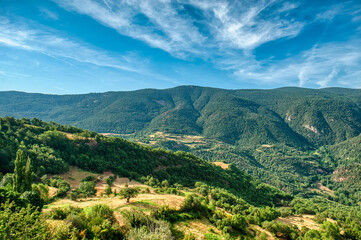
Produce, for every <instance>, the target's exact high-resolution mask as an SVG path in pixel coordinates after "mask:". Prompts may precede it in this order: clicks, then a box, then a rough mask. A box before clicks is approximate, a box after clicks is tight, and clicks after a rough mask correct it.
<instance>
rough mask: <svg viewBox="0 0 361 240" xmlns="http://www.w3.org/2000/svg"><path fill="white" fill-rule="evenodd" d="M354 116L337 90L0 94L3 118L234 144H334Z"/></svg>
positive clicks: (356, 124)
mask: <svg viewBox="0 0 361 240" xmlns="http://www.w3.org/2000/svg"><path fill="white" fill-rule="evenodd" d="M343 115H345V116H343ZM360 115H361V90H359V89H344V88H325V89H307V88H298V87H285V88H277V89H262V90H258V89H236V90H228V89H220V88H210V87H199V86H178V87H175V88H169V89H161V90H158V89H140V90H136V91H117V92H115V91H112V92H105V93H88V94H71V95H48V94H38V93H24V92H16V91H6V92H0V116H3V117H4V116H14V117H17V118H22V117H25V118H34V117H35V118H40V119H43V120H45V121H55V122H59V123H62V124H71V125H75V126H77V127H81V128H85V129H89V130H94V131H97V132H112V133H121V134H124V133H126V134H128V133H134V132H139V131H148V132H155V131H164V132H170V133H180V134H195V135H202V136H205V137H208V138H211V139H217V140H222V141H224V142H227V143H232V144H238V145H245V144H246V145H247V144H248V145H253V144H272V143H275V142H281V143H285V144H290V145H291V146H295V147H301V148H303V147H313V146H316V147H318V146H321V145H329V144H335V143H338V142H342V141H344V140H347V139H349V138H351V137H355V136H357V135H358V134H360V133H361V117H360ZM218 120H219V121H218ZM231 126H232V127H231ZM242 139H243V140H242ZM245 139H246V141H244V140H245ZM249 139H251V141H249Z"/></svg>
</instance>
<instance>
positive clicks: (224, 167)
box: [213, 162, 229, 169]
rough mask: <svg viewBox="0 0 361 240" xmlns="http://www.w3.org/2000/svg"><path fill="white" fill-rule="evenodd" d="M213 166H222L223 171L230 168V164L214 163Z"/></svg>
mask: <svg viewBox="0 0 361 240" xmlns="http://www.w3.org/2000/svg"><path fill="white" fill-rule="evenodd" d="M213 164H214V165H216V166H220V167H221V168H223V169H228V167H229V164H227V163H224V162H213Z"/></svg>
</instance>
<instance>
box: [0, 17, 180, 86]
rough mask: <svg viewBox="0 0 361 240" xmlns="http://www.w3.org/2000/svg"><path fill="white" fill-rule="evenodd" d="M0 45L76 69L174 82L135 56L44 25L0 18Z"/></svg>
mask: <svg viewBox="0 0 361 240" xmlns="http://www.w3.org/2000/svg"><path fill="white" fill-rule="evenodd" d="M0 44H2V45H5V46H8V47H15V48H19V49H23V50H26V51H34V52H38V53H41V54H44V55H46V56H48V57H51V58H54V59H56V60H59V61H62V62H64V63H66V64H68V65H71V66H73V67H75V68H79V66H78V64H76V62H78V63H88V64H93V65H96V66H100V67H109V68H113V69H117V70H121V71H127V72H133V73H137V74H141V75H145V76H149V77H153V78H157V79H160V80H164V81H173V80H171V79H169V78H167V77H164V76H162V75H160V74H155V73H152V72H151V71H149V70H148V68H147V64H148V63H147V60H144V59H141V58H140V57H136V56H135V55H134V54H128V55H119V54H114V53H108V52H106V51H104V50H102V49H97V48H95V47H93V46H90V45H89V44H86V43H84V42H81V41H77V40H72V39H69V38H66V37H63V36H61V35H60V34H59V33H57V32H56V31H54V30H53V29H50V28H47V27H44V26H42V28H41V30H40V28H39V27H38V28H36V29H32V28H30V27H29V26H28V25H26V24H25V23H21V24H20V23H19V22H17V23H12V22H10V21H9V20H8V19H7V18H1V19H0Z"/></svg>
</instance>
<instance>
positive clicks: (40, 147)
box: [0, 90, 361, 240]
mask: <svg viewBox="0 0 361 240" xmlns="http://www.w3.org/2000/svg"><path fill="white" fill-rule="evenodd" d="M209 91H211V90H209ZM280 91H281V90H280ZM306 92H307V91H306ZM336 92H337V91H336ZM181 93H182V91H180V92H177V94H180V95H179V98H178V100H179V101H180V102H177V103H182V104H185V105H186V104H187V102H182V101H183V100H184V99H183V97H184V95H182V94H181ZM174 94H176V93H174ZM199 94H201V93H199ZM227 94H228V93H227ZM227 94H226V95H224V94H223V93H219V95H217V98H215V99H213V100H211V98H212V96H213V97H214V95H213V94H210V93H208V95H205V96H203V97H202V98H201V99H198V101H199V102H197V104H195V105H194V107H195V108H199V107H200V106H201V105H202V104H203V105H204V104H206V105H207V104H208V107H209V108H214V109H218V108H220V106H218V105H217V104H218V103H219V102H220V100H221V99H225V100H227V101H230V102H237V104H240V105H242V106H244V107H246V108H247V110H244V109H242V114H244V115H243V116H244V117H245V119H243V120H240V122H239V124H240V125H235V126H240V128H239V129H243V127H244V126H243V125H242V124H244V123H245V122H247V121H248V120H250V121H251V120H252V121H253V120H256V121H258V122H259V121H261V120H260V118H261V117H260V116H257V114H258V113H260V112H262V111H268V110H265V109H262V108H263V107H262V106H261V101H263V100H262V99H259V100H258V102H259V103H256V104H254V103H252V102H250V101H249V100H247V101H245V100H240V99H238V97H237V96H238V94H239V93H237V92H233V94H234V95H233V96H228V95H227ZM305 94H306V93H305ZM324 94H325V95H327V94H331V93H329V92H327V91H326V93H324ZM332 94H335V93H332ZM332 94H331V95H332ZM306 95H307V94H306ZM206 96H208V97H209V98H207V97H206ZM357 96H358V95H351V98H355V99H356V98H357ZM198 97H200V96H198ZM249 97H250V96H249ZM287 97H290V96H286V98H287ZM250 98H251V97H250ZM345 98H346V97H345ZM202 99H203V100H202ZM341 99H342V98H341ZM188 100H189V101H191V102H192V101H194V100H195V99H193V100H192V98H191V99H188ZM201 100H202V101H201ZM212 101H213V102H212ZM350 101H351V100H350ZM161 103H162V104H164V102H161ZM209 104H210V105H209ZM212 104H214V105H215V106H213V107H212ZM269 104H271V102H270V103H269ZM284 104H285V103H284ZM355 104H356V103H355ZM341 105H342V104H341ZM279 106H281V105H279ZM208 107H206V106H203V107H202V109H203V110H204V114H205V115H204V116H207V117H205V119H208V118H212V115H213V114H215V116H213V117H214V118H218V117H219V116H222V115H224V114H226V112H227V111H230V110H231V109H232V108H231V107H230V106H229V107H226V108H225V110H224V111H223V110H219V111H218V110H217V111H215V112H213V110H212V111H211V110H207V108H208ZM238 110H239V109H238ZM238 110H237V111H238ZM252 111H254V113H252ZM274 111H275V110H274ZM251 113H252V114H251ZM172 114H173V115H176V114H175V113H174V112H173V113H172ZM207 114H209V115H207ZM242 114H241V113H237V114H235V115H242ZM254 114H256V115H254ZM267 114H271V115H272V114H273V113H270V112H269V113H267ZM267 114H266V115H267ZM248 115H250V116H248ZM229 116H230V118H232V114H230V115H229ZM201 117H202V116H200V117H199V118H201ZM351 117H352V116H351V115H350V116H348V118H351ZM267 118H268V119H273V118H272V117H270V116H269V117H267ZM190 120H192V119H190ZM159 121H162V119H159ZM192 121H193V120H192ZM197 121H198V120H197ZM222 121H223V120H222ZM222 121H220V122H222ZM252 121H251V122H252ZM271 121H272V122H273V123H274V121H276V120H275V119H273V120H271ZM162 124H163V127H164V126H166V124H168V123H167V122H163V123H162ZM164 124H165V125H164ZM227 124H233V123H232V122H229V121H228V120H227V118H226V120H224V126H225V125H227ZM267 124H268V125H267ZM267 124H266V125H267V126H269V124H270V123H267ZM155 126H156V125H149V127H154V131H156V130H162V129H160V128H159V129H158V128H155ZM202 126H205V125H202ZM255 126H257V128H258V129H261V130H260V131H262V132H264V131H266V130H265V129H264V128H262V127H260V126H261V125H257V124H256V125H255ZM262 126H265V125H262ZM354 126H355V125H354ZM209 127H211V126H209ZM213 127H214V126H213ZM222 127H223V124H221V125H217V126H216V127H215V128H210V129H211V130H210V132H209V134H215V135H217V136H214V137H211V136H208V138H201V137H199V138H194V139H197V141H199V144H193V145H190V144H188V143H186V142H185V141H184V142H181V141H178V140H179V139H181V138H180V137H179V136H181V135H179V136H178V135H177V137H175V136H176V135H163V138H162V137H159V136H158V137H156V136H155V137H150V136H149V133H147V132H140V133H139V134H137V135H132V136H129V138H133V139H135V138H137V137H139V139H138V140H145V141H144V142H147V141H148V142H150V141H152V146H146V145H140V144H136V143H132V142H129V141H127V140H124V139H121V138H118V137H105V136H102V135H99V134H97V133H95V132H90V131H87V130H85V131H84V130H81V129H78V128H75V127H72V126H63V125H60V124H57V123H54V122H50V123H46V122H43V121H41V120H38V119H32V120H30V119H21V120H17V119H14V118H11V117H6V118H0V163H1V165H0V166H1V169H0V171H1V175H0V180H1V181H0V204H1V214H0V215H1V217H0V238H5V239H20V238H21V237H22V236H23V237H26V238H29V239H172V238H175V239H194V238H196V237H195V236H194V235H193V233H186V232H184V231H181V230H179V229H180V228H177V226H179V223H184V224H185V225H187V224H192V223H195V222H196V221H206V222H207V223H208V224H210V225H211V226H212V227H213V228H211V229H212V230H210V231H209V232H207V233H203V236H202V237H204V238H205V239H262V238H264V237H265V236H266V235H265V233H263V234H261V233H260V232H257V231H256V230H255V226H257V227H258V228H262V229H263V230H267V231H268V233H269V234H273V235H274V236H275V237H278V238H282V239H299V240H301V239H361V227H360V222H361V207H360V206H359V202H361V195H360V194H359V188H360V180H361V179H360V177H359V175H360V170H361V168H360V166H361V165H360V163H361V162H360V160H361V159H360V151H361V149H360V146H361V145H360V142H361V137H360V136H361V135H360V136H355V137H353V136H352V134H350V133H347V134H346V135H347V137H345V138H342V137H339V136H340V135H337V134H336V132H334V133H335V134H336V135H337V136H338V137H335V138H334V139H335V140H334V141H335V142H338V143H337V144H334V145H328V146H321V147H315V145H312V144H310V142H312V141H311V138H309V139H308V140H305V139H306V137H305V138H303V137H299V136H300V135H298V137H297V138H293V140H292V141H291V140H289V139H288V140H285V142H288V143H291V144H282V143H279V141H278V140H277V138H275V139H274V142H273V144H270V143H272V142H267V141H266V142H260V141H259V139H257V138H252V137H251V136H250V135H247V134H246V131H243V130H242V131H240V132H242V134H245V135H243V136H244V137H245V139H251V140H250V141H251V142H252V143H257V144H256V145H254V146H250V145H242V144H241V142H242V141H244V140H242V137H241V138H237V139H236V140H234V139H233V137H231V136H232V134H233V133H232V132H228V133H227V131H226V129H223V130H224V131H223V130H222V131H221V132H222V133H219V132H217V131H216V130H217V129H222ZM282 128H283V127H282ZM184 129H187V128H184ZM199 129H200V128H197V127H195V128H193V129H192V130H186V131H193V133H196V132H197V131H199ZM239 129H238V130H239ZM289 129H291V128H289ZM163 130H164V129H163ZM203 130H204V129H203ZM238 130H237V131H238ZM287 131H288V130H287ZM292 131H293V130H292ZM240 132H237V134H236V135H238V134H240ZM203 133H204V132H203ZM224 133H226V134H224ZM280 134H281V133H280ZM282 134H283V133H282ZM282 134H281V135H279V136H282ZM258 135H259V136H260V137H261V138H262V139H266V138H267V137H266V138H265V137H264V136H263V135H262V134H261V133H259V134H258ZM336 135H335V136H336ZM167 137H168V138H171V139H172V140H169V139H168V140H167V139H165V138H167ZM154 138H158V139H154ZM281 138H283V137H281ZM217 139H218V140H217ZM232 139H233V140H232ZM285 139H287V138H285ZM295 139H298V140H295ZM343 139H347V140H345V141H341V140H343ZM327 141H328V140H327ZM332 141H333V140H332ZM332 141H331V140H330V142H332ZM158 142H159V145H160V146H162V145H163V147H169V148H176V149H184V150H186V151H189V152H182V151H177V152H172V151H170V150H162V149H159V148H157V146H159V145H158ZM296 146H298V147H296ZM192 153H194V154H195V155H197V156H195V155H193V154H192ZM201 158H204V159H205V160H207V161H205V160H202V159H201ZM208 161H224V162H226V163H228V164H229V165H226V166H223V167H224V168H225V169H222V168H221V167H220V166H216V165H213V164H211V163H209V162H208ZM69 166H77V167H79V168H81V169H84V170H88V171H93V172H97V173H102V172H104V171H111V172H113V173H114V174H115V176H111V177H109V178H106V179H104V180H103V181H104V182H105V184H106V188H105V191H104V193H105V194H106V195H107V196H106V199H109V200H110V199H112V198H114V199H117V200H118V201H120V200H119V197H122V198H125V199H126V200H127V202H128V204H127V207H124V208H119V209H111V208H110V207H109V206H106V205H93V206H89V207H85V208H72V207H65V208H64V207H61V208H57V209H52V210H50V211H47V212H44V213H41V210H42V207H43V205H44V204H49V203H51V202H52V201H54V200H56V199H58V198H63V197H66V198H70V199H72V200H77V199H78V198H81V199H80V201H77V202H73V203H79V204H80V203H81V202H82V201H83V200H84V199H85V198H87V197H93V196H94V195H95V192H96V189H95V187H96V182H97V181H100V179H101V178H97V177H95V176H93V175H92V176H87V177H85V178H84V179H83V180H82V181H80V179H79V182H80V186H79V187H77V188H76V189H70V185H69V183H67V182H66V181H64V179H62V178H60V177H57V176H53V174H59V173H65V172H66V171H67V170H68V169H69ZM240 169H242V170H244V171H241V170H240ZM49 175H52V177H48V176H49ZM117 175H118V176H120V177H127V178H128V179H129V180H132V179H135V180H138V181H141V182H142V183H144V184H146V185H149V186H151V187H152V190H151V191H152V194H154V195H157V194H174V195H177V196H176V197H178V198H183V199H184V202H183V204H182V205H181V207H178V208H173V207H169V206H159V205H157V204H155V203H154V202H151V201H148V200H143V201H131V202H130V203H129V199H131V198H136V197H137V196H141V195H142V194H150V192H151V191H150V189H149V188H145V189H144V190H140V189H138V188H133V187H128V186H126V188H121V191H120V192H118V193H117V192H116V191H114V192H113V191H112V187H115V186H114V185H115V181H116V179H117ZM108 176H109V175H108ZM263 182H266V183H268V184H270V185H268V184H265V183H263ZM271 185H273V186H271ZM51 187H54V188H56V193H55V194H52V195H51V196H50V193H49V189H51ZM280 189H281V190H280ZM282 190H283V191H282ZM285 192H286V193H285ZM66 201H70V200H66ZM123 202H125V201H123ZM63 205H64V206H66V205H69V204H68V203H67V204H63ZM144 206H146V207H148V208H147V209H144ZM47 207H48V206H47ZM117 214H120V215H121V216H122V218H124V219H125V220H124V221H125V223H123V224H122V225H121V226H119V225H118V219H116V216H117ZM303 214H311V215H313V216H314V221H315V222H316V223H318V226H319V227H318V228H315V229H309V228H306V227H302V228H300V227H296V226H294V225H290V224H288V223H285V222H287V221H286V220H287V218H288V217H290V216H294V215H298V216H302V215H303ZM280 217H283V218H286V220H285V222H284V221H280ZM21 219H25V220H24V225H23V226H24V227H21V226H20V222H21V221H22V220H21ZM198 237H199V236H198Z"/></svg>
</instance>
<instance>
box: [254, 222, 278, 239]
mask: <svg viewBox="0 0 361 240" xmlns="http://www.w3.org/2000/svg"><path fill="white" fill-rule="evenodd" d="M252 227H253V228H254V229H256V230H257V231H259V232H260V233H265V234H266V235H267V239H268V240H275V239H276V238H275V237H274V236H273V235H272V233H270V232H269V231H267V230H265V229H263V228H261V227H260V226H257V225H253V226H252Z"/></svg>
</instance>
